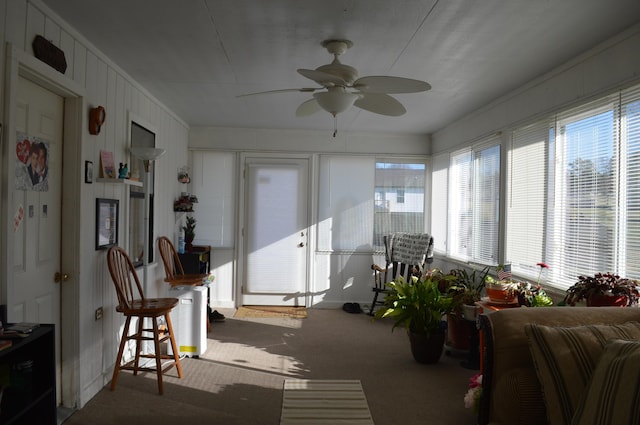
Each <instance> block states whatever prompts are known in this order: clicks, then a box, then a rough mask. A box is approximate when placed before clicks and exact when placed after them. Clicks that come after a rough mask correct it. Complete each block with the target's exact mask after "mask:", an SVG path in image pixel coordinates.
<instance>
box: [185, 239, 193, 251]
mask: <svg viewBox="0 0 640 425" xmlns="http://www.w3.org/2000/svg"><path fill="white" fill-rule="evenodd" d="M184 250H185V251H187V252H191V251H193V238H185V239H184Z"/></svg>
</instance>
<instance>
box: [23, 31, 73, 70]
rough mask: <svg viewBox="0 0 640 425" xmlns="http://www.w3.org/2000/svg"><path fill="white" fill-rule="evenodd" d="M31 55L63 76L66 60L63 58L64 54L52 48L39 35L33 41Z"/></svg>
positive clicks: (49, 43) (51, 44)
mask: <svg viewBox="0 0 640 425" xmlns="http://www.w3.org/2000/svg"><path fill="white" fill-rule="evenodd" d="M32 46H33V53H34V54H35V56H36V58H38V59H40V60H41V61H42V62H44V63H46V64H47V65H49V66H50V67H52V68H53V69H55V70H56V71H59V72H61V73H63V74H64V72H65V71H66V70H67V60H66V59H65V57H64V52H63V51H62V50H61V49H59V48H58V47H56V46H54V45H53V43H51V42H50V41H49V40H47V39H46V38H44V37H43V36H41V35H36V38H34V40H33V44H32Z"/></svg>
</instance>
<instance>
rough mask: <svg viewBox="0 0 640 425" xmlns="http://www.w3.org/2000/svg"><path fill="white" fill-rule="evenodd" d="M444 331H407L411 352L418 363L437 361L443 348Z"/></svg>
mask: <svg viewBox="0 0 640 425" xmlns="http://www.w3.org/2000/svg"><path fill="white" fill-rule="evenodd" d="M444 338H445V335H444V331H440V330H438V331H435V332H432V333H431V334H430V335H425V334H418V333H413V332H409V341H410V342H411V354H413V358H414V360H415V361H417V362H418V363H424V364H433V363H437V362H438V361H439V360H440V357H441V356H442V349H443V348H444Z"/></svg>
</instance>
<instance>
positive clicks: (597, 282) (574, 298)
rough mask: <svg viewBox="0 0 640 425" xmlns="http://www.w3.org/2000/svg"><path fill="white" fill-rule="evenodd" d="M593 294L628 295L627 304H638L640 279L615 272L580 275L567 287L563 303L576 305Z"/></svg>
mask: <svg viewBox="0 0 640 425" xmlns="http://www.w3.org/2000/svg"><path fill="white" fill-rule="evenodd" d="M592 295H611V296H622V295H624V296H626V297H627V305H636V304H638V300H639V299H640V281H638V280H635V279H627V278H622V277H620V276H618V275H617V274H615V273H610V272H609V273H596V274H595V275H593V276H584V275H581V276H578V281H577V282H576V283H575V284H573V285H572V286H571V287H569V288H568V289H567V292H566V295H565V298H564V301H563V303H565V304H567V305H576V303H577V302H580V301H582V300H587V299H588V298H589V297H590V296H592Z"/></svg>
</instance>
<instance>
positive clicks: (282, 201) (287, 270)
mask: <svg viewBox="0 0 640 425" xmlns="http://www.w3.org/2000/svg"><path fill="white" fill-rule="evenodd" d="M245 170H246V174H245V185H246V186H245V194H246V202H245V226H244V230H243V235H244V241H243V242H244V253H245V254H244V264H245V269H244V284H243V286H242V300H241V303H242V304H243V305H300V306H304V305H305V297H306V296H305V294H306V288H307V261H308V247H307V245H308V235H307V229H308V199H307V198H308V196H309V195H308V194H309V190H308V180H309V163H308V160H307V159H299V158H296V159H265V158H247V159H246V161H245Z"/></svg>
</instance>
